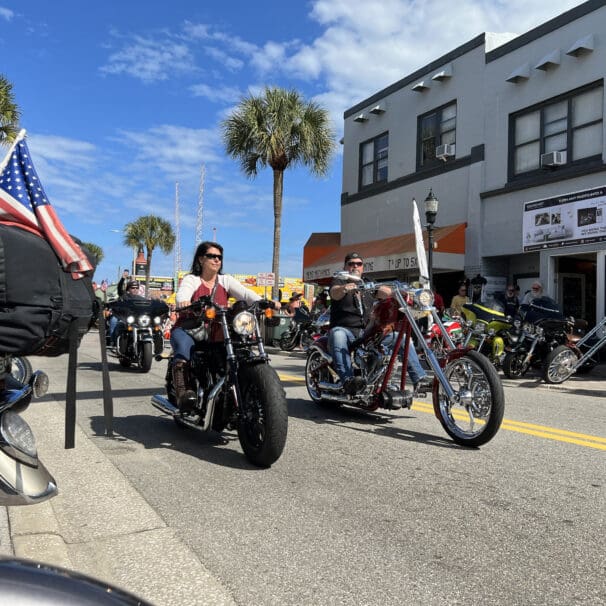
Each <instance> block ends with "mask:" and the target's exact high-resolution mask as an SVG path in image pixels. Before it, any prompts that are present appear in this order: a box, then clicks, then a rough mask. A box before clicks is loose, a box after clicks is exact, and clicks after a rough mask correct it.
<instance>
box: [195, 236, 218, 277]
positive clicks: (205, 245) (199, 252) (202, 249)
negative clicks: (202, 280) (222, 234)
mask: <svg viewBox="0 0 606 606" xmlns="http://www.w3.org/2000/svg"><path fill="white" fill-rule="evenodd" d="M209 248H217V249H219V250H220V251H221V255H223V247H222V246H221V245H220V244H219V243H218V242H208V240H207V241H206V242H200V244H198V248H196V252H195V253H194V260H193V261H192V263H191V273H192V274H194V276H200V275H201V274H202V266H201V265H200V261H198V259H199V258H200V257H202V256H204V255H205V254H206V252H207V251H208V249H209ZM219 273H223V260H221V267H220V268H219Z"/></svg>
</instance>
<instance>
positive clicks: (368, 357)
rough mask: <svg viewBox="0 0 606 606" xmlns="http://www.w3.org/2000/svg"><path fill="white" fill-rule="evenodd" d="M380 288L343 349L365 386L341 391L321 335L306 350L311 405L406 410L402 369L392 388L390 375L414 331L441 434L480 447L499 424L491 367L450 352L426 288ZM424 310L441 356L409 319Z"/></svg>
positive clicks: (470, 354) (473, 355)
mask: <svg viewBox="0 0 606 606" xmlns="http://www.w3.org/2000/svg"><path fill="white" fill-rule="evenodd" d="M348 277H351V276H349V275H348ZM378 286H379V285H378V284H374V283H362V282H361V283H359V286H358V288H359V289H360V290H367V289H370V290H372V291H376V289H377V288H378ZM381 286H389V287H391V289H392V296H391V297H389V298H387V299H385V300H382V301H379V302H378V303H377V304H376V305H375V306H374V308H373V311H372V315H371V321H370V323H369V325H368V327H367V328H366V330H365V331H364V334H363V336H362V337H360V338H359V339H357V340H356V341H355V342H354V346H353V348H352V352H351V353H352V364H353V369H354V373H355V375H357V376H360V377H362V378H363V379H364V380H365V382H366V387H365V388H364V389H363V390H362V391H361V392H360V393H358V394H355V395H349V394H347V393H346V392H345V390H344V387H343V384H342V382H341V380H340V378H339V376H338V374H337V373H336V371H335V370H334V367H333V359H332V356H331V355H330V353H329V351H328V338H327V337H322V338H320V339H318V340H317V341H315V343H314V344H313V345H312V346H311V347H310V348H309V350H308V356H307V364H306V367H305V383H306V385H307V391H308V393H309V395H310V397H311V399H312V400H313V401H314V402H316V403H319V404H322V403H332V404H337V405H347V406H354V407H357V408H362V409H364V410H369V411H374V410H376V409H378V408H387V409H397V408H400V407H406V408H410V406H411V405H412V399H413V392H412V390H407V389H406V372H405V370H403V372H402V373H401V377H400V384H399V386H398V385H394V384H392V382H391V377H392V375H393V371H394V368H395V366H396V362H397V359H398V355H399V354H398V352H399V350H400V345H401V344H402V342H404V343H405V351H406V354H405V355H404V359H403V361H402V368H403V369H406V364H407V359H408V347H413V346H414V345H413V344H412V334H413V333H414V334H415V336H416V337H417V340H418V342H419V344H420V347H421V349H422V351H423V353H424V355H425V357H426V360H427V363H428V364H429V366H430V368H431V369H432V370H433V372H434V381H433V389H432V397H433V408H434V413H435V415H436V417H437V418H438V420H439V421H440V423H441V424H442V426H443V427H444V429H445V431H446V433H447V434H448V435H449V436H450V437H451V438H452V439H453V440H454V441H455V442H457V443H458V444H462V445H466V446H481V445H482V444H485V443H486V442H488V441H489V440H491V439H492V438H493V437H494V435H495V434H496V433H497V431H498V430H499V427H500V426H501V422H502V419H503V413H504V406H505V402H504V394H503V387H502V385H501V382H500V380H499V377H498V375H497V373H496V370H495V369H494V367H493V366H492V365H491V364H490V362H489V361H488V360H487V359H486V358H485V357H484V356H482V355H480V354H479V353H478V352H477V351H474V350H472V349H470V348H456V347H455V345H454V343H453V342H452V340H451V339H450V337H449V336H448V332H447V330H446V328H445V327H444V325H443V324H442V322H441V320H440V318H439V316H438V313H437V311H436V309H435V307H433V295H432V293H431V291H430V290H425V289H414V288H411V287H410V286H409V285H408V284H404V283H401V282H385V283H381ZM427 313H430V314H431V316H432V317H433V320H434V322H435V323H436V324H437V325H438V327H439V328H440V330H441V333H442V335H443V338H444V339H445V340H446V343H447V348H446V352H445V354H444V355H443V356H441V357H440V358H439V359H438V357H437V356H436V354H435V353H434V352H433V351H432V349H431V348H430V347H429V345H428V344H427V342H426V341H425V339H424V336H423V334H422V332H421V329H420V328H419V326H418V325H417V322H416V319H417V318H418V317H420V316H422V315H425V314H427ZM392 325H393V326H394V327H395V328H394V330H396V331H397V332H398V337H397V339H396V342H395V344H394V346H393V349H392V350H386V349H385V348H384V347H383V345H382V340H383V338H384V330H385V329H386V328H387V327H389V326H392Z"/></svg>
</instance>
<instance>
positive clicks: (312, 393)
mask: <svg viewBox="0 0 606 606" xmlns="http://www.w3.org/2000/svg"><path fill="white" fill-rule="evenodd" d="M331 382H332V380H331V377H330V373H329V372H328V367H327V366H326V361H325V360H324V358H323V357H322V355H321V354H320V352H319V351H317V350H312V351H311V352H310V353H309V355H308V356H307V362H306V363H305V386H306V387H307V393H308V394H309V397H310V398H311V399H312V400H313V401H314V402H315V403H316V404H320V405H322V406H326V405H328V404H329V403H328V402H327V401H326V400H324V399H323V398H322V392H321V391H320V388H319V384H320V383H331ZM330 405H333V406H334V405H338V404H337V403H335V402H330Z"/></svg>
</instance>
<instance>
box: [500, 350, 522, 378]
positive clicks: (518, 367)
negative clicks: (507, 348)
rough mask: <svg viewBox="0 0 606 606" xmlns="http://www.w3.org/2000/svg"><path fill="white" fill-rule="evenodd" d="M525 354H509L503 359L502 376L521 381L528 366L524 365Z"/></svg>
mask: <svg viewBox="0 0 606 606" xmlns="http://www.w3.org/2000/svg"><path fill="white" fill-rule="evenodd" d="M525 357H526V354H525V353H515V352H509V353H508V354H506V356H505V358H504V359H503V374H504V375H505V376H506V377H507V378H508V379H521V378H522V377H523V376H524V375H525V374H526V371H527V370H528V364H524V358H525Z"/></svg>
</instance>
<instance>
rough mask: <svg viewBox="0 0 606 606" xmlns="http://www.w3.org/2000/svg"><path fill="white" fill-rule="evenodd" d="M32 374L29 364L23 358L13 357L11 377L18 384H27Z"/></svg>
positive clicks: (32, 370)
mask: <svg viewBox="0 0 606 606" xmlns="http://www.w3.org/2000/svg"><path fill="white" fill-rule="evenodd" d="M33 374H34V369H33V368H32V364H31V362H30V361H29V360H28V359H27V358H26V357H25V356H13V358H12V362H11V375H12V376H13V377H14V378H15V379H17V381H19V383H29V380H30V379H31V378H32V375H33Z"/></svg>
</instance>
